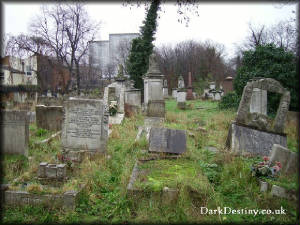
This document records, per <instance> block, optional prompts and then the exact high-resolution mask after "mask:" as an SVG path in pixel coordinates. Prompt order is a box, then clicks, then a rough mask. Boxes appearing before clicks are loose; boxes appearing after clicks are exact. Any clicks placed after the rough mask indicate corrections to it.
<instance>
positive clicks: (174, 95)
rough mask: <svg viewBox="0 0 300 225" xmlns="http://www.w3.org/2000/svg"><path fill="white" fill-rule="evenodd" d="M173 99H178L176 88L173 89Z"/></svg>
mask: <svg viewBox="0 0 300 225" xmlns="http://www.w3.org/2000/svg"><path fill="white" fill-rule="evenodd" d="M172 97H173V98H175V99H177V89H176V88H173V89H172Z"/></svg>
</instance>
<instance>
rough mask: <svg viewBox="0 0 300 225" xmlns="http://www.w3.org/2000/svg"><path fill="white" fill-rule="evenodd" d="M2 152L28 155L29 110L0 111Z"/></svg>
mask: <svg viewBox="0 0 300 225" xmlns="http://www.w3.org/2000/svg"><path fill="white" fill-rule="evenodd" d="M0 134H1V135H0V137H1V145H0V146H1V153H7V154H20V155H25V156H28V142H29V118H28V114H27V111H11V110H3V111H1V113H0Z"/></svg>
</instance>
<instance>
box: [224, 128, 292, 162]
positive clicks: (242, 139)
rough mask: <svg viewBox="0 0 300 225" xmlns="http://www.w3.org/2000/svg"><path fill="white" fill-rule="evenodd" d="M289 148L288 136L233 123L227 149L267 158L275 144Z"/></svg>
mask: <svg viewBox="0 0 300 225" xmlns="http://www.w3.org/2000/svg"><path fill="white" fill-rule="evenodd" d="M274 143H275V144H280V145H282V146H287V139H286V135H284V134H276V133H270V132H265V131H260V130H257V129H252V128H251V127H247V126H242V125H240V124H237V123H232V124H231V127H230V131H229V134H228V137H227V143H226V146H227V147H231V150H232V151H234V152H245V151H246V152H249V153H251V154H253V155H260V156H267V155H269V154H270V152H271V149H272V146H273V144H274Z"/></svg>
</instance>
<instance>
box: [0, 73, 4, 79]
mask: <svg viewBox="0 0 300 225" xmlns="http://www.w3.org/2000/svg"><path fill="white" fill-rule="evenodd" d="M0 80H1V81H2V80H4V73H3V72H0Z"/></svg>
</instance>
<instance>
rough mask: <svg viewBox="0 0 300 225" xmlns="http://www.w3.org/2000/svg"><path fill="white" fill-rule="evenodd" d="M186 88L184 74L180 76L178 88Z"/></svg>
mask: <svg viewBox="0 0 300 225" xmlns="http://www.w3.org/2000/svg"><path fill="white" fill-rule="evenodd" d="M182 88H184V80H183V77H182V76H179V78H178V89H182Z"/></svg>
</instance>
